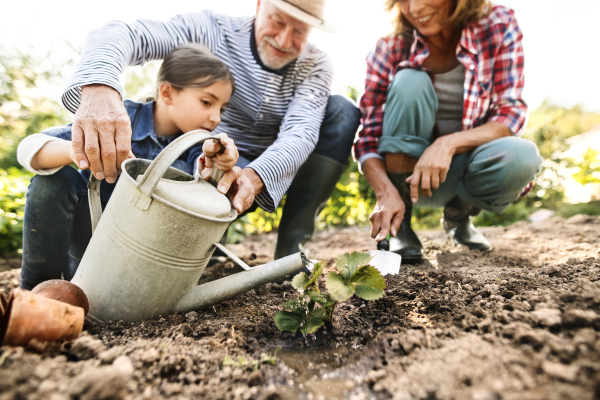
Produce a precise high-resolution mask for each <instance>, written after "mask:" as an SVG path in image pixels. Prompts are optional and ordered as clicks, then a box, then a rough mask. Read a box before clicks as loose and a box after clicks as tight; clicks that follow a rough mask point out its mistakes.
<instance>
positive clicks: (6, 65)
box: [0, 47, 68, 169]
mask: <svg viewBox="0 0 600 400" xmlns="http://www.w3.org/2000/svg"><path fill="white" fill-rule="evenodd" d="M60 71H61V69H60V68H57V67H55V66H54V65H52V64H47V63H46V60H45V59H42V58H40V59H36V58H34V57H33V56H31V55H28V54H24V53H22V52H19V51H16V50H10V51H9V50H8V49H6V48H3V47H0V168H2V169H6V168H10V167H19V164H18V163H17V156H16V150H17V144H18V143H19V142H20V141H21V139H23V138H24V137H25V136H27V135H30V134H32V133H39V132H41V131H42V130H43V129H46V128H49V127H52V126H56V125H63V124H65V123H66V122H67V120H68V118H67V111H66V110H65V109H64V108H63V107H62V106H61V105H59V104H58V103H57V102H54V101H51V100H48V99H47V98H45V97H44V96H43V95H42V93H41V91H40V88H43V87H45V86H48V85H50V84H52V83H54V82H55V81H56V79H58V78H59V77H61V72H60Z"/></svg>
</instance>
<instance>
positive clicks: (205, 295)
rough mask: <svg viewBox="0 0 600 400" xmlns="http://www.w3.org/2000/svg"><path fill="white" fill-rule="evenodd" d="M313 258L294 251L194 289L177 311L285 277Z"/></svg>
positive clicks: (182, 300)
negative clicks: (288, 254) (309, 258)
mask: <svg viewBox="0 0 600 400" xmlns="http://www.w3.org/2000/svg"><path fill="white" fill-rule="evenodd" d="M308 263H309V261H308V260H307V259H306V256H304V254H303V253H296V254H292V255H291V256H287V257H284V258H280V259H279V260H275V261H273V262H270V263H268V264H264V265H261V266H259V267H255V268H253V269H252V270H251V271H244V272H240V273H237V274H234V275H230V276H227V277H225V278H221V279H218V280H216V281H213V282H209V283H205V284H203V285H200V286H197V287H195V288H192V289H190V290H189V291H188V292H187V293H186V294H185V295H184V296H183V297H182V298H181V299H180V300H179V302H178V303H177V305H176V306H175V309H174V310H173V311H176V312H186V311H190V310H200V309H203V308H206V307H210V306H212V305H215V304H218V303H220V302H222V301H225V300H229V299H231V298H232V297H235V296H236V295H238V294H240V293H244V292H247V291H249V290H252V289H254V288H257V287H259V286H262V285H264V284H265V283H269V282H273V281H274V280H279V279H283V278H284V277H285V276H287V275H290V274H293V273H296V272H298V271H300V270H303V269H305V268H306V267H307V265H308Z"/></svg>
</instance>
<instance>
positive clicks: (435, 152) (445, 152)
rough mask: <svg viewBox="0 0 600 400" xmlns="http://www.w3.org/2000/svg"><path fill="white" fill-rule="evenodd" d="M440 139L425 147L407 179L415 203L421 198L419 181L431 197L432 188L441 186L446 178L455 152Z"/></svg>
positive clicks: (424, 192)
mask: <svg viewBox="0 0 600 400" xmlns="http://www.w3.org/2000/svg"><path fill="white" fill-rule="evenodd" d="M440 139H441V138H440ZM440 139H437V140H436V141H435V142H433V143H432V144H431V145H430V146H429V147H428V148H426V149H425V152H424V153H423V155H422V156H421V157H420V158H419V161H417V164H416V165H415V170H414V171H413V173H412V175H411V176H409V177H408V178H407V179H406V182H409V183H410V198H411V200H412V202H413V204H414V203H416V202H417V201H418V200H419V183H421V188H422V189H423V194H424V195H425V196H427V197H431V196H432V195H433V192H432V190H434V189H437V188H439V187H440V184H442V183H443V182H444V181H445V180H446V176H447V175H448V170H449V169H450V163H451V162H452V156H453V155H454V152H453V150H452V149H451V148H450V147H449V146H446V145H444V142H443V140H440Z"/></svg>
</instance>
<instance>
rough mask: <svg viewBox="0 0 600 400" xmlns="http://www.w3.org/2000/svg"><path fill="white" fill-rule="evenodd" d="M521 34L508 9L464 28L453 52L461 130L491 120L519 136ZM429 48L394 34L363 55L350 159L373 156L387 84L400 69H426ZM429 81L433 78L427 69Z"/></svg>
mask: <svg viewBox="0 0 600 400" xmlns="http://www.w3.org/2000/svg"><path fill="white" fill-rule="evenodd" d="M522 38H523V34H522V33H521V30H520V29H519V26H518V25H517V20H516V19H515V16H514V12H513V10H511V9H509V8H506V7H502V6H494V7H493V8H492V10H491V11H490V13H489V14H488V15H487V16H486V17H484V18H482V19H481V20H479V21H478V22H476V23H473V24H470V25H469V26H467V27H466V28H465V29H464V30H463V32H462V36H461V39H460V42H459V45H458V49H457V58H458V61H459V62H460V63H461V64H463V65H464V66H465V94H464V107H463V118H462V129H463V130H468V129H472V128H475V127H477V126H480V125H482V124H485V123H486V122H489V121H496V122H500V123H502V124H504V125H506V126H507V127H508V128H509V129H510V130H511V132H512V133H513V134H514V135H517V136H519V135H520V134H521V133H522V131H523V130H524V128H525V120H526V114H527V105H526V103H525V101H523V99H522V98H521V93H522V91H523V85H524V74H523V64H524V59H523V45H522V44H521V40H522ZM428 55H429V48H428V46H427V44H426V43H425V41H424V40H423V38H422V37H421V36H419V34H418V33H417V32H416V31H415V40H414V41H412V42H410V41H408V40H406V39H404V38H401V37H398V36H396V35H390V36H387V37H384V38H381V39H380V40H379V41H378V42H377V47H376V48H375V50H374V51H373V52H371V53H370V54H369V56H368V57H367V79H366V84H365V93H364V94H363V96H362V98H361V100H360V110H361V112H362V114H363V118H362V126H363V129H362V130H361V131H360V132H359V135H358V136H359V137H358V140H357V141H356V143H355V144H354V157H355V158H356V159H359V160H360V159H361V157H363V156H364V155H366V154H368V153H377V151H378V149H379V138H380V137H381V131H382V125H383V113H384V109H385V102H386V97H387V90H388V86H389V84H390V83H391V82H392V79H393V77H394V74H395V73H396V72H397V71H398V70H400V69H402V68H414V69H419V70H425V69H423V68H422V66H421V64H423V61H424V60H425V59H426V58H427V56H428ZM427 72H429V73H430V75H431V77H432V80H433V79H434V78H435V76H434V74H433V73H431V71H427Z"/></svg>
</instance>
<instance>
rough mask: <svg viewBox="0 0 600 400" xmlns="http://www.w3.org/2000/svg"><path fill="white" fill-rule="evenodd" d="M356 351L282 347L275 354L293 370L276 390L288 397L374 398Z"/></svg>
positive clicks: (292, 399) (322, 399)
mask: <svg viewBox="0 0 600 400" xmlns="http://www.w3.org/2000/svg"><path fill="white" fill-rule="evenodd" d="M360 355H361V351H360V350H355V349H352V348H349V347H341V348H337V349H332V348H321V349H304V350H292V349H287V350H282V351H280V352H279V353H277V357H278V358H280V359H281V360H282V361H283V362H284V363H285V365H286V366H287V367H289V368H290V369H292V370H293V371H294V374H293V378H292V379H291V380H290V381H288V382H287V383H288V386H284V387H281V388H279V390H278V394H279V395H281V396H282V397H283V398H284V399H290V400H295V399H298V400H325V399H327V400H335V399H344V400H346V399H357V400H358V399H375V398H376V397H375V395H374V394H372V393H371V391H370V390H369V388H368V386H367V385H366V384H365V383H364V379H363V378H364V376H365V374H366V372H367V371H368V369H367V366H366V365H361V363H359V360H360Z"/></svg>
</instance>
